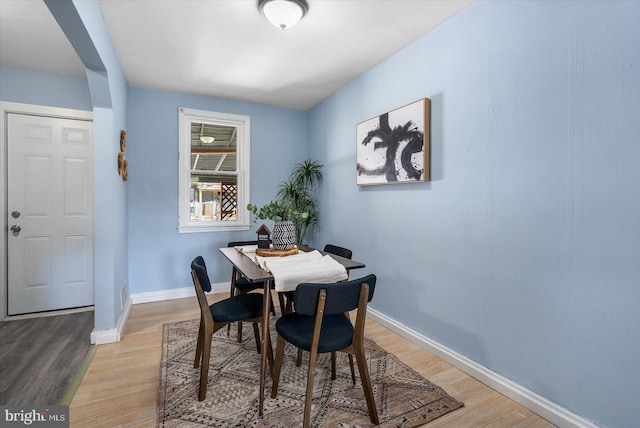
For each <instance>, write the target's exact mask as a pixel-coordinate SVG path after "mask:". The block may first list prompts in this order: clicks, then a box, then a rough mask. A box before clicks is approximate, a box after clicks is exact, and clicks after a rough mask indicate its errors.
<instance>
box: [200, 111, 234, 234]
mask: <svg viewBox="0 0 640 428" xmlns="http://www.w3.org/2000/svg"><path fill="white" fill-rule="evenodd" d="M237 135H238V132H237V128H236V127H235V126H223V125H214V124H208V123H199V122H192V123H191V163H190V174H191V192H190V210H189V213H190V220H191V221H195V222H211V221H237V220H238V198H237V193H238V190H237V183H238V174H237V156H236V155H237V152H236V149H237Z"/></svg>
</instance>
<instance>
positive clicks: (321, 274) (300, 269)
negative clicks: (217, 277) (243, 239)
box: [236, 245, 349, 291]
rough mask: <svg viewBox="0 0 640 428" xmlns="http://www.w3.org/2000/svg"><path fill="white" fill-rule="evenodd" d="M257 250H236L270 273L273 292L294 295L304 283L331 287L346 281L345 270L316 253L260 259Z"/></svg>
mask: <svg viewBox="0 0 640 428" xmlns="http://www.w3.org/2000/svg"><path fill="white" fill-rule="evenodd" d="M256 248H257V247H256V246H255V245H251V246H245V247H236V250H238V251H239V252H241V253H242V254H244V255H245V256H247V257H249V259H251V260H252V261H253V262H254V263H256V264H257V265H258V266H260V267H261V268H262V269H264V270H266V271H268V272H271V274H272V275H273V278H274V281H275V290H276V291H293V290H295V289H296V287H297V286H298V284H301V283H303V282H316V283H331V282H339V281H344V280H346V279H348V278H349V275H348V274H347V270H346V269H345V267H344V266H343V265H342V264H341V263H339V262H337V261H335V260H334V259H333V258H332V257H331V256H329V255H325V256H323V255H322V254H320V252H319V251H316V250H314V251H309V252H303V251H301V252H299V253H298V254H294V255H291V256H285V257H261V256H258V255H257V254H256Z"/></svg>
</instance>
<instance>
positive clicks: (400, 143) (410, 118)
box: [356, 98, 431, 185]
mask: <svg viewBox="0 0 640 428" xmlns="http://www.w3.org/2000/svg"><path fill="white" fill-rule="evenodd" d="M430 106H431V105H430V100H429V99H428V98H423V99H421V100H418V101H415V102H413V103H411V104H408V105H406V106H403V107H400V108H397V109H395V110H391V111H389V112H387V113H384V114H381V115H380V116H376V117H373V118H371V119H369V120H365V121H364V122H360V123H359V124H357V125H356V184H358V185H372V184H390V183H407V182H423V181H429V179H430V171H429V117H430Z"/></svg>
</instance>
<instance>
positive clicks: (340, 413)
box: [158, 320, 464, 428]
mask: <svg viewBox="0 0 640 428" xmlns="http://www.w3.org/2000/svg"><path fill="white" fill-rule="evenodd" d="M198 323H199V320H192V321H184V322H177V323H170V324H165V325H164V337H163V343H162V348H163V350H162V367H161V380H160V392H159V396H158V427H255V428H266V427H269V428H286V427H299V426H301V425H302V414H303V410H304V395H305V389H306V379H307V368H308V359H307V358H308V353H306V352H305V358H304V359H303V363H302V366H301V367H296V365H295V359H296V348H294V347H293V346H292V345H290V344H287V346H286V347H285V355H284V360H283V363H282V373H281V377H280V386H279V388H278V397H277V398H275V399H271V397H270V393H271V379H270V377H267V382H266V387H265V402H264V414H263V417H259V416H258V389H259V385H260V382H259V373H260V355H259V354H258V353H257V351H256V344H255V340H254V337H253V330H252V329H251V326H250V325H249V324H246V323H245V324H243V326H244V328H245V330H244V331H243V339H244V340H243V342H242V343H238V342H237V340H236V338H237V336H236V327H235V326H234V327H232V329H231V336H230V337H227V329H226V328H223V329H221V330H220V331H218V332H217V333H215V334H214V335H213V345H212V347H211V363H210V368H209V383H208V386H207V398H206V399H205V400H204V401H202V402H199V401H198V397H197V395H198V393H197V391H198V379H199V375H200V370H199V369H196V368H194V367H193V359H194V358H195V347H196V339H197V333H198ZM271 328H272V330H271V338H272V340H273V343H274V351H275V339H276V337H277V336H276V333H275V330H274V328H273V325H272V326H271ZM365 353H366V355H367V360H368V365H369V373H370V376H371V383H372V387H373V390H374V395H375V399H376V406H377V409H378V414H379V417H380V425H378V426H380V427H402V428H411V427H416V426H420V425H423V424H425V423H427V422H429V421H431V420H433V419H436V418H438V417H440V416H442V415H444V414H446V413H449V412H451V411H453V410H456V409H458V408H460V407H462V406H463V405H464V404H463V403H460V402H458V401H457V400H455V399H454V398H453V397H451V396H449V395H448V394H447V393H446V392H445V391H444V390H442V389H441V388H440V387H438V386H437V385H434V384H432V383H431V382H429V381H428V380H426V379H424V378H423V377H421V376H420V375H419V374H418V373H416V372H415V371H413V370H412V369H411V368H409V367H408V366H407V365H405V364H404V363H402V362H401V361H400V360H398V358H396V357H395V356H394V355H393V354H390V353H387V352H386V351H384V350H383V349H382V348H380V347H379V346H378V345H377V344H376V343H375V342H373V341H372V340H369V339H366V344H365ZM336 370H337V376H336V380H335V381H332V380H331V360H330V355H329V354H322V355H320V356H319V357H318V362H317V366H316V373H315V382H314V383H315V385H314V394H313V397H314V398H313V408H312V411H311V415H312V422H311V426H312V427H340V428H356V427H370V426H372V424H371V420H370V419H369V415H368V412H367V405H366V401H365V398H364V394H363V391H362V385H361V383H360V377H359V376H357V379H356V380H357V383H356V386H355V387H354V386H353V383H352V381H351V371H350V369H349V360H348V359H347V355H346V354H343V353H338V354H337V363H336ZM356 374H358V369H357V367H356Z"/></svg>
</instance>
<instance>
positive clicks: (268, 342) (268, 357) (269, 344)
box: [267, 334, 275, 377]
mask: <svg viewBox="0 0 640 428" xmlns="http://www.w3.org/2000/svg"><path fill="white" fill-rule="evenodd" d="M267 351H269V353H268V354H267V361H268V362H269V371H270V372H271V377H273V368H274V366H275V362H274V360H273V347H272V345H271V334H267Z"/></svg>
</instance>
